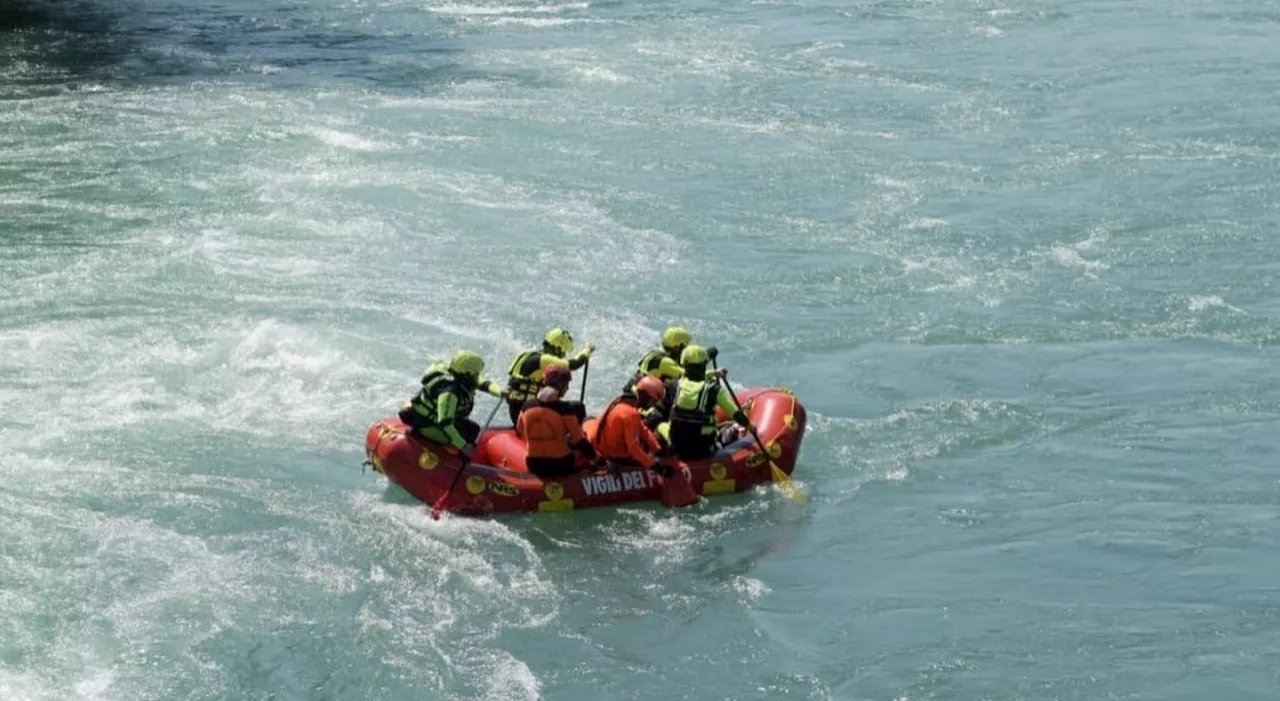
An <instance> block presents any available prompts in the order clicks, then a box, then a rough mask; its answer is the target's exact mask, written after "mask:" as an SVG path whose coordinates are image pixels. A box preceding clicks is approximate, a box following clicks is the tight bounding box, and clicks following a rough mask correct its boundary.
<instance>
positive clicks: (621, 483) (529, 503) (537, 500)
mask: <svg viewBox="0 0 1280 701" xmlns="http://www.w3.org/2000/svg"><path fill="white" fill-rule="evenodd" d="M738 399H740V400H741V401H742V403H743V408H744V409H745V410H746V412H747V415H748V416H749V417H751V422H752V423H754V424H755V425H756V429H757V433H758V434H759V435H760V440H761V441H762V442H763V443H764V445H765V447H766V449H767V451H768V453H769V455H768V457H766V455H765V453H764V452H762V451H761V450H760V448H759V445H757V443H756V441H755V439H754V438H752V437H751V436H750V435H749V434H745V433H744V432H742V431H741V430H740V431H739V437H738V440H736V441H734V442H733V443H732V444H730V445H727V446H724V447H723V448H721V450H720V451H719V452H718V453H716V454H715V455H714V456H712V457H711V459H709V460H700V461H696V462H688V463H686V462H679V463H677V464H676V466H677V467H680V466H684V467H688V469H689V475H690V482H691V485H692V487H693V490H694V491H695V492H696V493H697V494H728V493H732V492H742V491H746V490H748V489H750V488H752V487H754V486H755V485H757V484H760V483H761V482H769V481H770V480H771V475H770V467H769V461H770V459H772V461H773V463H774V464H776V465H777V466H778V467H779V468H781V469H782V471H783V472H786V473H787V474H791V471H792V470H794V469H795V464H796V456H797V455H798V454H799V452H800V440H801V438H802V437H803V436H804V429H805V410H804V406H803V405H801V404H800V402H798V401H797V400H796V398H795V396H794V395H792V394H791V392H790V391H788V390H786V389H752V390H748V391H746V392H745V393H742V394H739V395H738ZM717 414H718V415H719V416H718V418H719V419H720V420H721V421H731V419H730V417H727V416H724V415H723V413H722V412H721V411H720V410H719V409H717ZM594 421H595V419H594V418H593V419H588V420H587V423H588V424H591V423H592V422H594ZM365 453H366V455H367V460H368V463H369V464H370V465H372V466H373V469H375V470H377V471H378V472H381V473H382V474H384V475H386V477H387V479H389V480H391V481H392V482H394V483H395V484H397V485H399V486H400V487H402V488H404V490H405V491H407V492H409V493H410V494H412V495H413V496H415V497H417V498H419V499H421V500H423V501H425V502H427V503H429V504H430V503H434V502H435V501H436V500H437V499H438V498H439V497H440V495H441V494H443V493H444V492H445V491H446V490H448V488H449V485H450V483H451V482H453V481H454V476H455V475H457V472H458V465H459V460H458V454H457V453H456V452H455V451H454V450H453V449H452V448H446V447H443V446H439V445H436V444H434V443H430V442H428V441H424V440H421V439H419V438H418V437H416V436H412V435H406V433H405V425H404V424H403V423H401V421H400V420H399V419H398V418H396V417H390V418H386V419H382V420H381V421H378V422H377V423H375V424H374V425H373V426H371V427H370V428H369V432H368V434H367V435H366V436H365ZM661 493H662V486H661V484H660V480H659V478H658V476H657V475H656V474H654V473H653V472H652V471H651V470H648V469H644V468H639V467H622V466H615V465H606V466H604V467H602V468H598V469H596V470H594V471H591V472H582V473H579V474H575V475H572V476H569V477H561V478H557V479H548V480H546V481H543V480H542V479H541V478H539V477H537V476H536V475H533V474H531V473H529V472H528V470H527V468H526V467H525V464H524V443H523V441H522V440H521V439H520V437H519V436H517V435H516V434H515V431H514V429H512V428H494V429H489V430H487V431H485V432H484V434H483V435H481V436H480V440H479V441H478V442H477V444H476V450H475V453H474V455H473V456H472V462H471V464H470V465H468V466H467V468H466V472H465V473H464V475H463V476H462V478H461V479H459V480H458V481H457V486H456V487H454V489H453V492H452V493H451V494H450V496H449V499H448V500H447V502H446V507H445V508H446V510H448V511H452V512H455V513H459V514H464V515H472V516H478V515H486V514H492V513H495V512H510V511H570V510H573V509H582V508H587V507H592V506H609V505H614V504H622V503H627V502H633V501H658V500H659V499H660V498H661Z"/></svg>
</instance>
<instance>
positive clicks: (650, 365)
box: [622, 346, 678, 394]
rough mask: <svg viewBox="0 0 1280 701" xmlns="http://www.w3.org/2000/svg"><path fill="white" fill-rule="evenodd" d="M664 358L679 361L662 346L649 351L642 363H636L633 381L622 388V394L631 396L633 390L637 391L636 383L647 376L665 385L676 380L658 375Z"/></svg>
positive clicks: (641, 360)
mask: <svg viewBox="0 0 1280 701" xmlns="http://www.w3.org/2000/svg"><path fill="white" fill-rule="evenodd" d="M663 358H671V359H672V360H678V359H677V358H675V357H674V356H672V355H671V354H670V353H668V352H667V349H666V348H663V347H662V346H658V347H657V348H651V349H649V352H648V353H645V354H644V357H642V358H640V362H638V363H636V372H635V374H634V375H632V376H631V379H629V380H627V384H625V385H623V386H622V393H623V394H631V392H632V390H633V389H635V386H636V383H637V382H639V381H640V378H642V377H645V376H646V375H648V376H649V377H656V378H658V379H659V380H662V383H663V384H667V383H670V382H671V381H672V380H674V379H676V378H673V377H663V376H662V375H659V374H658V368H660V367H662V359H663Z"/></svg>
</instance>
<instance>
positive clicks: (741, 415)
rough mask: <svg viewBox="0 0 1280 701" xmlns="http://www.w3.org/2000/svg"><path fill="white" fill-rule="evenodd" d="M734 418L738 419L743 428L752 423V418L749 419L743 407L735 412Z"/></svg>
mask: <svg viewBox="0 0 1280 701" xmlns="http://www.w3.org/2000/svg"><path fill="white" fill-rule="evenodd" d="M733 420H734V421H737V422H738V425H739V426H742V427H743V428H746V427H748V426H750V425H751V419H748V418H747V415H746V413H744V412H743V411H742V410H741V409H739V410H737V411H735V412H733Z"/></svg>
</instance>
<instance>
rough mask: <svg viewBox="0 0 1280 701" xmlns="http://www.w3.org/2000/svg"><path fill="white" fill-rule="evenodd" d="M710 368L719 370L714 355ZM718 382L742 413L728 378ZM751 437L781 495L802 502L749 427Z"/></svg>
mask: <svg viewBox="0 0 1280 701" xmlns="http://www.w3.org/2000/svg"><path fill="white" fill-rule="evenodd" d="M711 367H712V368H714V369H715V370H717V371H718V370H720V368H719V366H717V365H716V356H715V355H714V354H712V355H711ZM720 380H721V381H722V382H724V388H725V389H727V390H729V396H730V397H731V398H732V399H733V404H734V406H736V407H738V410H739V411H742V410H743V409H742V403H741V402H739V401H738V395H736V394H734V393H733V385H730V384H729V378H727V377H721V378H720ZM751 437H752V438H754V439H756V445H758V446H760V451H761V452H762V453H764V456H765V457H766V458H768V460H769V471H770V473H771V474H772V476H773V481H774V482H776V483H777V484H778V486H779V488H781V489H782V492H783V494H786V495H787V496H788V497H790V498H791V500H792V501H804V498H805V494H804V491H803V490H801V489H800V488H799V487H797V486H796V483H795V482H794V481H793V480H792V479H791V476H790V475H788V474H787V473H785V472H783V471H782V468H781V467H778V463H776V462H774V461H773V458H772V457H770V456H769V451H768V449H766V448H765V447H764V441H762V440H760V434H759V433H756V430H755V426H752V427H751Z"/></svg>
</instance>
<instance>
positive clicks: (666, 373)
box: [657, 356, 684, 379]
mask: <svg viewBox="0 0 1280 701" xmlns="http://www.w3.org/2000/svg"><path fill="white" fill-rule="evenodd" d="M657 373H658V377H661V378H664V379H665V378H672V377H684V368H682V367H680V363H678V362H676V361H675V360H674V359H672V358H669V357H667V356H663V357H662V360H661V362H659V363H658V369H657Z"/></svg>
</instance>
